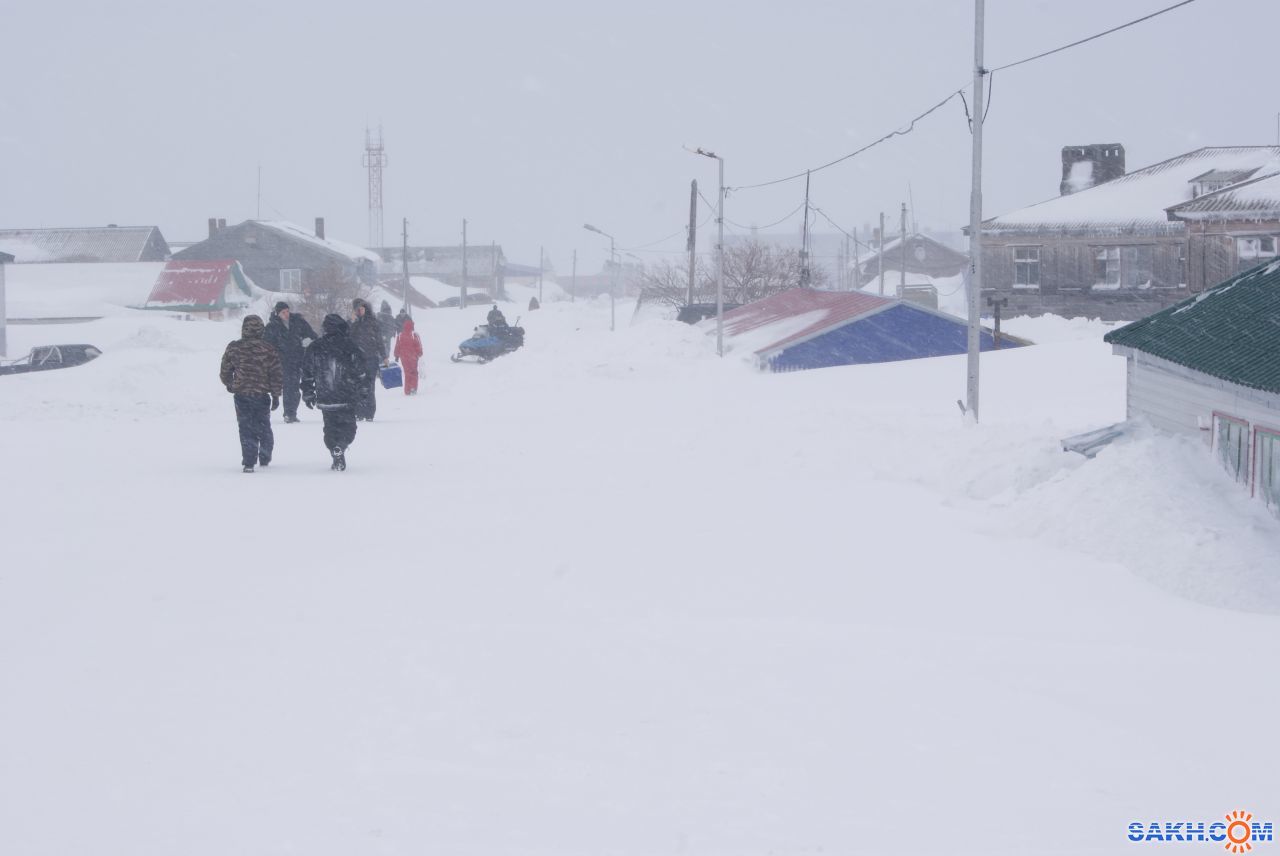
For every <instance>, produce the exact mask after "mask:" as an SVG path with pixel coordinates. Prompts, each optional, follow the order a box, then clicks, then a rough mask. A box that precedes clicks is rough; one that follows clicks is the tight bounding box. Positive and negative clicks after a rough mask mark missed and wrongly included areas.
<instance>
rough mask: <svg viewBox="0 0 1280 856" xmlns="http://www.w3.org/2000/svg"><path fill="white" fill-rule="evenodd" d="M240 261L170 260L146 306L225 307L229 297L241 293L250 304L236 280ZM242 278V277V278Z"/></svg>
mask: <svg viewBox="0 0 1280 856" xmlns="http://www.w3.org/2000/svg"><path fill="white" fill-rule="evenodd" d="M238 267H239V262H236V261H233V260H231V259H224V260H221V261H191V262H186V261H170V262H168V263H166V264H165V266H164V270H162V271H160V275H159V276H158V277H156V283H155V285H154V286H152V288H151V294H150V296H148V297H147V306H148V307H156V306H209V307H216V306H220V305H222V303H224V302H225V301H226V299H227V298H228V297H231V296H233V295H234V294H239V295H241V296H242V297H244V302H246V303H247V302H248V300H249V295H248V294H246V293H245V292H244V291H243V290H241V289H240V286H239V283H238V282H237V280H236V274H237V273H239V271H237V270H236V268H238ZM241 278H242V279H243V275H241Z"/></svg>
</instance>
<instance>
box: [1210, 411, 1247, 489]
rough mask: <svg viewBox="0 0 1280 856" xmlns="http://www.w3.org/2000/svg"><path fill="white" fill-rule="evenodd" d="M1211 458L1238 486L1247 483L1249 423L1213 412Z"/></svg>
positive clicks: (1236, 417) (1226, 414)
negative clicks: (1215, 460)
mask: <svg viewBox="0 0 1280 856" xmlns="http://www.w3.org/2000/svg"><path fill="white" fill-rule="evenodd" d="M1213 456H1214V458H1216V459H1217V461H1218V463H1219V464H1221V465H1222V468H1223V469H1224V470H1226V471H1227V475H1229V476H1231V478H1232V480H1233V481H1235V482H1236V483H1238V484H1248V482H1249V422H1248V421H1247V420H1245V419H1241V418H1240V417H1239V416H1232V415H1231V414H1229V413H1222V412H1220V411H1217V410H1215V411H1213Z"/></svg>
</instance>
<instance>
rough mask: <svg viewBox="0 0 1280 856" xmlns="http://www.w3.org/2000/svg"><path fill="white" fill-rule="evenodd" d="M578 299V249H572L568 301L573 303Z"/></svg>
mask: <svg viewBox="0 0 1280 856" xmlns="http://www.w3.org/2000/svg"><path fill="white" fill-rule="evenodd" d="M577 299H578V251H577V250H574V251H573V274H572V275H571V276H570V279H569V302H570V303H574V302H576V301H577Z"/></svg>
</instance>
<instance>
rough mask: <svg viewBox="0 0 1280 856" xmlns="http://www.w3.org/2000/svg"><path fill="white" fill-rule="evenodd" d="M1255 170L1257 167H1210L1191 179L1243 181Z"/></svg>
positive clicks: (1193, 180) (1233, 182)
mask: <svg viewBox="0 0 1280 856" xmlns="http://www.w3.org/2000/svg"><path fill="white" fill-rule="evenodd" d="M1257 171H1258V170H1257V169H1211V170H1209V171H1208V172H1202V173H1200V175H1197V176H1196V177H1195V178H1193V179H1191V181H1192V182H1197V181H1201V182H1208V181H1225V182H1227V183H1228V184H1235V183H1236V182H1239V181H1244V180H1245V179H1246V178H1248V177H1249V176H1251V175H1253V174H1254V173H1255V172H1257Z"/></svg>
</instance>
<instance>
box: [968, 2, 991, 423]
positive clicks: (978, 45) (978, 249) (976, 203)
mask: <svg viewBox="0 0 1280 856" xmlns="http://www.w3.org/2000/svg"><path fill="white" fill-rule="evenodd" d="M985 15H986V7H985V0H974V10H973V188H972V190H971V191H970V195H969V271H970V273H969V295H968V296H969V349H968V350H969V359H968V375H969V376H968V388H967V390H966V399H965V407H964V411H965V414H966V415H970V416H971V417H972V419H973V421H974V422H975V423H976V422H977V421H978V353H979V348H980V347H981V344H982V339H981V328H980V327H979V324H980V323H981V312H982V306H981V303H980V301H981V298H982V109H983V107H982V78H983V76H985V75H986V73H987V70H986V69H985V68H983V67H982V39H983V35H984V29H985V23H986V22H985Z"/></svg>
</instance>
